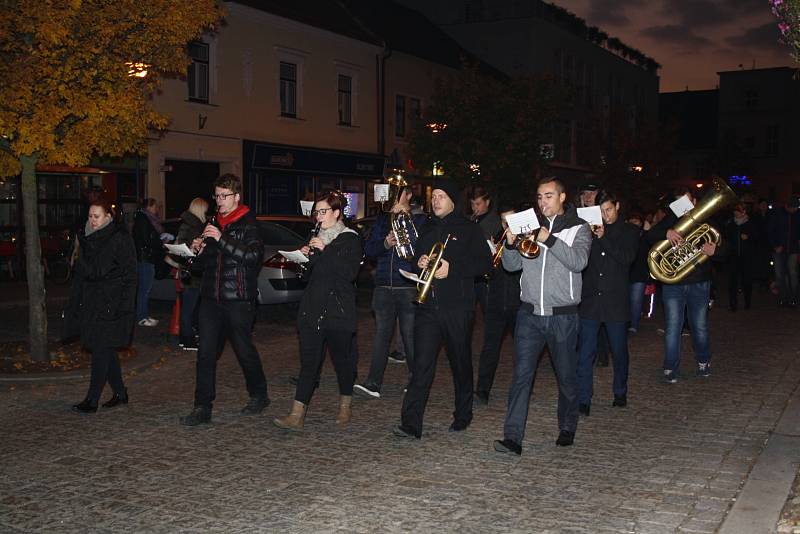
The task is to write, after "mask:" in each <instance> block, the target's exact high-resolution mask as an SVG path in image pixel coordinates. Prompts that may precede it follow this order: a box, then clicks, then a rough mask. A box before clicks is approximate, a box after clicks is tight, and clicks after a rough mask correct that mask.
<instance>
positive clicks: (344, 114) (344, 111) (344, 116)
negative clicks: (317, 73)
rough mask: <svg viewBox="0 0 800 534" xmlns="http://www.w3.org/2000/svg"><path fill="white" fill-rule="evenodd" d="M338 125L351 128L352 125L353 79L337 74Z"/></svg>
mask: <svg viewBox="0 0 800 534" xmlns="http://www.w3.org/2000/svg"><path fill="white" fill-rule="evenodd" d="M338 95H339V124H340V125H342V126H352V124H353V77H352V76H346V75H344V74H339V82H338Z"/></svg>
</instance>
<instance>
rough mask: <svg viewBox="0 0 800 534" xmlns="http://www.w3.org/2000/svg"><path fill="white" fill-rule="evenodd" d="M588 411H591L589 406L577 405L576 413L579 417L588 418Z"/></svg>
mask: <svg viewBox="0 0 800 534" xmlns="http://www.w3.org/2000/svg"><path fill="white" fill-rule="evenodd" d="M590 411H592V406H591V405H590V404H578V413H579V414H580V415H585V416H587V417H588V416H589V412H590Z"/></svg>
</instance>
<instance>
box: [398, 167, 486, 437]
mask: <svg viewBox="0 0 800 534" xmlns="http://www.w3.org/2000/svg"><path fill="white" fill-rule="evenodd" d="M458 196H459V189H458V186H457V185H456V184H455V183H454V182H451V181H449V180H437V181H436V182H434V184H433V194H432V195H431V204H432V206H433V215H434V216H433V217H432V219H431V222H430V223H429V224H426V225H425V230H423V234H422V235H421V236H420V237H419V240H418V241H417V247H416V257H415V261H414V263H415V264H416V265H417V267H419V269H420V270H422V269H424V268H425V267H426V266H427V265H428V253H429V252H430V250H431V247H432V246H433V245H434V244H435V243H445V242H447V246H446V247H445V250H444V253H443V255H442V261H441V262H440V266H439V268H438V269H437V270H436V273H435V275H434V281H433V284H432V287H431V290H430V292H429V293H428V297H427V300H426V301H425V303H424V304H421V305H419V306H418V307H417V311H416V316H415V318H414V358H415V361H414V368H413V369H412V374H411V382H410V384H409V386H408V392H407V393H406V395H405V398H404V399H403V410H402V414H401V424H400V425H398V426H397V427H395V429H394V434H395V435H396V436H399V437H404V438H417V439H419V438H420V437H422V417H423V415H424V413H425V405H426V404H427V403H428V396H429V395H430V390H431V386H432V385H433V378H434V373H435V371H436V359H437V357H438V355H439V347H440V345H442V344H444V345H445V348H446V350H447V359H448V360H449V362H450V369H451V371H452V373H453V383H454V385H455V410H454V412H453V422H452V424H451V425H450V431H451V432H458V431H461V430H465V429H466V428H467V426H469V424H470V423H471V422H472V384H473V378H472V345H471V343H472V323H473V319H474V314H475V290H474V280H475V277H476V276H482V275H484V274H487V273H488V272H489V270H490V269H491V253H490V249H489V246H488V245H487V243H486V240H485V239H484V238H483V234H482V233H481V229H480V227H479V226H478V225H476V224H473V223H471V222H470V221H468V220H467V219H465V218H464V217H463V216H461V215H459V214H458V213H456V212H455V204H456V202H457V200H458ZM448 236H449V239H448Z"/></svg>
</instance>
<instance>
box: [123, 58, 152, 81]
mask: <svg viewBox="0 0 800 534" xmlns="http://www.w3.org/2000/svg"><path fill="white" fill-rule="evenodd" d="M125 65H126V66H127V67H128V76H132V77H136V78H144V77H145V76H147V69H149V68H150V65H148V64H147V63H134V62H131V61H128V62H126V63H125Z"/></svg>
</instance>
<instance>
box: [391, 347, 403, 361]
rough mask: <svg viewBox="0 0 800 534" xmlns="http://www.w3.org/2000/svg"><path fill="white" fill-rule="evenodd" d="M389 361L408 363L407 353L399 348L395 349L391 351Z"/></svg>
mask: <svg viewBox="0 0 800 534" xmlns="http://www.w3.org/2000/svg"><path fill="white" fill-rule="evenodd" d="M389 361H390V362H392V363H406V355H405V354H403V353H402V352H400V351H399V350H393V351H392V352H390V353H389Z"/></svg>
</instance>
